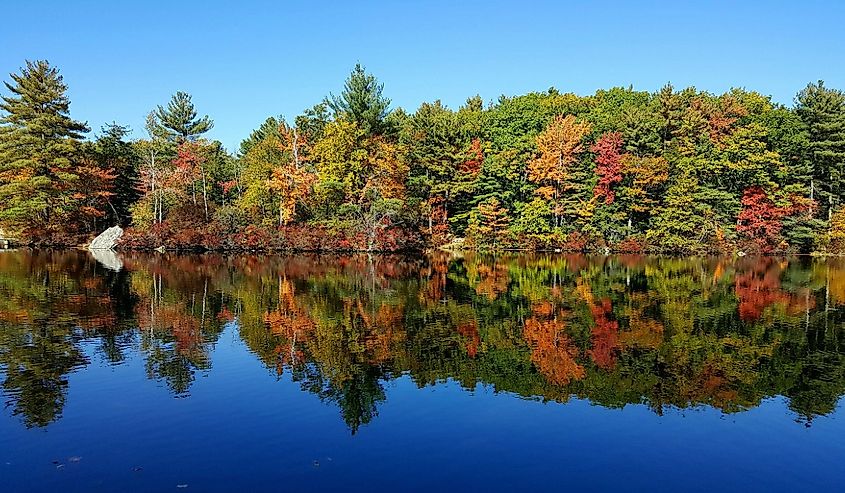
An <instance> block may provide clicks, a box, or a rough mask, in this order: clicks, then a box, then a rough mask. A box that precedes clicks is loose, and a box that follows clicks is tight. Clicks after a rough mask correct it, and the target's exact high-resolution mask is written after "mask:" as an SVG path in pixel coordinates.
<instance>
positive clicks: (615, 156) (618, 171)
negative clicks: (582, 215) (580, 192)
mask: <svg viewBox="0 0 845 493" xmlns="http://www.w3.org/2000/svg"><path fill="white" fill-rule="evenodd" d="M590 152H593V153H595V155H596V175H597V176H598V178H599V179H598V183H597V184H596V188H595V190H594V192H593V193H594V195H595V196H596V197H597V198H600V199H603V200H604V203H605V204H612V203H613V201H614V199H615V198H616V192H615V191H614V190H613V189H612V187H613V186H614V185H615V184H617V183H619V182H621V181H622V135H621V134H620V133H619V132H609V133H605V134H603V135H602V136H601V137H599V139H598V140H597V141H596V143H595V144H593V145H592V146H591V147H590Z"/></svg>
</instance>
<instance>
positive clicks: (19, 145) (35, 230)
mask: <svg viewBox="0 0 845 493" xmlns="http://www.w3.org/2000/svg"><path fill="white" fill-rule="evenodd" d="M11 78H12V82H11V83H9V82H5V85H6V88H7V89H8V90H9V91H10V92H11V95H10V96H4V97H3V98H2V102H0V110H2V117H0V204H3V206H2V207H0V224H3V225H4V226H6V227H8V228H9V229H10V230H13V231H26V232H28V233H29V234H39V233H44V228H46V227H48V226H49V225H50V224H51V223H54V222H55V221H57V220H59V219H60V218H61V217H62V216H63V215H64V214H65V213H66V212H68V211H69V210H70V209H71V208H72V207H73V206H74V203H73V200H72V184H73V182H74V181H76V180H77V178H78V176H77V175H76V173H75V172H74V159H75V154H76V150H77V146H78V144H79V139H80V138H81V134H82V133H83V132H87V131H88V128H87V126H86V125H85V124H84V123H80V122H77V121H75V120H73V119H71V118H70V116H69V114H68V112H69V107H70V100H69V99H68V97H67V95H66V94H65V93H66V91H67V86H66V85H65V83H64V81H63V79H62V76H61V75H60V74H59V70H58V69H56V68H55V67H52V66H50V64H49V63H48V62H47V61H46V60H37V61H34V62H32V61H27V62H26V67H24V68H22V69H21V72H20V73H19V74H11Z"/></svg>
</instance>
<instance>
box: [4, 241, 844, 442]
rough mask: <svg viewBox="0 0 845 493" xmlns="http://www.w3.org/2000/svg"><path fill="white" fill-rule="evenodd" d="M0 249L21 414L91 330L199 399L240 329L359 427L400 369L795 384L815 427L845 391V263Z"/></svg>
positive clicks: (262, 354)
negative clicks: (110, 262)
mask: <svg viewBox="0 0 845 493" xmlns="http://www.w3.org/2000/svg"><path fill="white" fill-rule="evenodd" d="M121 260H122V262H123V265H124V268H123V269H122V270H118V271H114V270H112V269H110V268H106V267H104V266H102V265H100V264H99V263H98V262H97V261H96V260H95V259H94V258H92V257H90V256H89V255H88V254H87V253H85V252H77V251H68V252H26V251H18V252H7V253H3V254H0V371H2V388H3V395H4V398H5V400H6V402H7V407H8V408H9V409H10V410H11V413H12V414H14V415H17V416H19V417H20V419H21V420H22V422H23V423H24V424H25V425H26V426H46V425H48V424H49V423H51V422H53V421H55V420H57V419H59V417H60V416H61V412H62V408H63V406H64V404H65V401H66V399H67V395H68V380H67V376H68V374H70V373H71V372H73V371H75V370H79V369H82V371H84V368H85V367H86V366H87V365H90V364H91V362H90V361H89V359H88V358H86V357H85V356H84V353H83V351H82V350H81V344H82V343H84V342H85V343H87V342H93V343H95V344H96V345H97V347H98V351H97V354H98V355H99V357H102V358H103V359H104V360H105V361H107V362H109V363H110V364H121V362H122V361H124V359H126V358H127V356H128V355H129V354H136V353H137V354H139V355H140V356H141V357H142V358H143V360H144V361H145V367H146V371H147V375H148V377H149V378H150V379H155V380H160V381H162V382H164V383H165V384H166V387H167V388H168V389H169V391H170V392H172V393H173V394H174V395H176V396H188V395H189V394H190V392H191V386H192V383H193V382H194V380H195V378H196V375H197V373H198V372H210V373H213V371H214V369H213V366H212V365H213V361H212V360H211V358H210V356H209V355H210V350H211V348H212V347H213V346H214V344H215V343H216V342H217V339H218V337H219V336H220V334H221V333H222V332H223V330H224V329H225V328H226V326H227V324H233V325H234V326H235V327H236V328H237V329H238V332H237V333H238V334H239V335H240V337H241V338H242V339H243V341H244V343H245V344H246V346H247V347H248V348H249V349H250V350H251V351H252V352H253V353H254V355H255V357H256V358H258V359H260V361H261V362H262V363H263V365H265V366H266V368H267V369H268V371H270V372H272V373H274V374H276V375H279V376H281V375H283V374H285V372H289V373H290V376H291V378H292V379H293V380H294V381H295V382H298V384H299V385H300V386H301V388H302V390H303V391H305V392H310V393H313V394H315V395H317V396H319V397H320V398H321V399H323V400H325V401H327V402H331V403H333V404H335V405H336V406H337V407H338V408H339V410H340V414H341V417H342V419H343V420H344V421H345V422H346V424H347V425H348V427H349V429H350V430H351V431H352V432H353V433H354V432H355V431H356V430H358V428H359V427H360V426H361V425H364V424H366V423H368V422H370V421H371V420H372V419H374V417H376V416H377V414H378V408H379V405H380V403H382V402H383V401H384V400H385V398H386V394H385V391H384V387H383V386H384V384H385V382H387V381H389V380H391V379H393V378H396V377H397V376H399V375H403V374H408V375H410V377H411V378H412V379H413V381H414V382H416V383H417V385H419V386H425V385H429V384H433V383H435V382H440V381H443V380H446V379H451V380H454V381H457V382H460V384H461V385H463V386H465V387H466V388H467V389H473V388H475V386H476V385H477V383H479V382H480V383H482V384H485V385H488V386H490V387H492V388H494V389H495V390H497V391H503V392H509V393H513V394H517V395H520V396H524V397H528V398H537V399H543V400H554V401H560V402H563V401H566V400H567V399H569V398H570V397H572V396H577V397H581V398H586V399H589V400H590V401H591V402H593V403H595V404H599V405H602V406H607V407H622V406H625V405H626V404H629V403H645V404H647V405H648V406H649V407H650V408H651V409H653V410H654V412H655V413H658V414H660V413H662V412H664V410H665V409H666V408H667V407H675V408H687V407H691V406H702V405H704V406H712V407H715V408H718V409H720V410H722V411H724V412H738V411H742V410H744V409H748V408H752V407H754V406H757V405H758V404H760V402H761V400H762V399H764V398H766V397H770V396H777V395H781V396H784V397H786V398H787V400H788V402H789V406H790V408H791V409H792V411H793V412H794V413H795V416H794V417H795V418H796V419H797V420H799V421H801V422H803V423H805V424H808V425H809V424H810V423H811V422H812V420H813V418H814V417H815V416H819V415H825V414H829V413H831V412H832V411H833V410H834V409H835V407H836V405H837V403H838V401H839V399H840V397H841V396H842V395H843V393H845V357H843V356H844V355H845V346H843V342H842V322H843V315H842V310H841V305H842V304H843V303H845V262H842V261H840V260H830V259H828V260H822V259H810V258H801V259H777V258H742V259H718V258H694V259H679V258H647V257H635V256H619V257H584V256H559V255H555V256H543V255H513V256H499V257H487V256H479V255H473V254H466V255H455V256H450V255H447V254H435V255H432V256H428V257H425V258H406V257H393V256H372V257H371V256H365V255H360V256H345V257H336V256H308V255H300V256H295V257H272V256H237V257H224V256H217V255H191V256H181V255H171V254H162V255H140V254H130V255H123V256H122V259H121Z"/></svg>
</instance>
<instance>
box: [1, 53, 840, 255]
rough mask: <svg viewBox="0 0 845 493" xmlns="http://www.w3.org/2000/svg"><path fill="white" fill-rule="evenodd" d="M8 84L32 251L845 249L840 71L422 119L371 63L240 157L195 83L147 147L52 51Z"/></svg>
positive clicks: (15, 203) (16, 233)
mask: <svg viewBox="0 0 845 493" xmlns="http://www.w3.org/2000/svg"><path fill="white" fill-rule="evenodd" d="M5 88H6V93H7V94H6V95H4V96H3V97H2V102H0V232H2V234H0V236H5V237H10V238H15V239H17V241H18V242H20V243H21V244H28V245H41V246H62V245H64V246H71V245H80V244H84V243H86V242H87V241H90V239H91V238H93V237H94V236H96V235H97V234H98V233H100V232H102V231H103V230H104V229H105V228H106V227H109V226H113V225H120V226H122V227H124V228H125V229H126V233H125V235H124V236H123V238H122V240H121V244H120V247H121V248H125V249H156V248H165V249H172V250H233V251H238V250H240V251H252V250H279V251H294V250H295V251H344V250H346V251H400V250H424V249H430V248H436V247H442V246H450V247H453V248H467V249H478V250H511V249H513V250H550V251H551V250H554V251H604V252H609V251H614V252H622V253H634V252H667V253H682V254H690V253H736V252H745V253H761V254H780V253H811V252H816V253H820V254H838V253H841V252H843V251H845V204H843V203H842V195H843V191H845V93H843V91H841V90H838V89H833V88H829V87H827V86H825V84H824V82H822V81H818V82H815V83H810V84H808V85H807V86H806V87H805V88H803V89H801V90H800V91H799V92H798V93H797V95H796V96H795V100H794V104H793V105H792V106H791V107H787V106H784V105H781V104H777V103H775V102H773V101H772V99H771V97H769V96H765V95H763V94H761V93H758V92H754V91H750V90H746V89H732V90H730V91H729V92H726V93H724V94H721V95H715V94H710V93H708V92H704V91H700V90H697V89H695V88H693V87H689V88H686V89H677V88H675V87H673V86H672V85H671V84H667V85H665V86H664V87H663V88H661V89H660V90H658V91H657V92H654V93H651V92H645V91H637V90H634V89H633V88H630V87H629V88H624V87H616V88H611V89H607V90H598V91H596V93H595V94H593V95H588V96H580V95H576V94H572V93H566V92H561V91H559V90H557V89H555V88H550V89H548V90H546V91H543V92H532V93H529V94H525V95H520V96H501V97H500V98H499V99H498V100H496V101H491V102H485V101H483V100H482V99H481V97H479V96H474V97H470V98H469V99H467V100H466V103H465V104H464V105H463V106H461V107H459V108H457V109H456V110H455V109H452V108H449V107H447V106H445V105H444V104H442V103H441V102H440V101H434V102H430V103H423V104H422V105H420V107H419V108H417V109H416V111H415V112H413V113H410V112H408V111H406V110H404V109H402V108H398V107H397V108H393V107H392V106H391V101H390V99H389V98H388V97H387V96H385V95H384V94H383V92H384V91H383V88H384V86H383V84H382V83H381V82H380V81H379V80H378V79H377V78H376V77H375V76H374V75H373V74H371V73H369V72H367V71H366V69H365V68H364V67H362V66H361V65H356V66H355V68H354V69H353V70H352V72H351V74H350V75H349V77H348V78H347V79H346V81H345V83H344V84H343V86H342V88H341V90H340V91H339V93H338V94H337V95H335V94H330V95H328V96H327V97H326V98H325V99H324V100H323V101H321V102H319V103H317V104H315V105H314V106H312V107H310V108H308V109H306V110H304V111H303V113H302V114H301V115H299V116H296V117H295V118H292V119H286V118H284V117H282V116H270V117H268V118H267V119H266V120H265V121H264V122H256V124H257V128H255V129H254V130H252V131H251V133H249V135H248V136H247V137H246V138H244V139H243V141H242V142H241V144H240V147H239V148H238V149H237V150H236V151H235V152H231V151H230V150H227V149H225V148H224V146H223V145H222V144H221V143H220V142H218V141H212V140H209V139H206V138H204V135H206V133H207V132H208V131H209V130H210V129H211V128H212V127H213V124H214V123H213V120H212V119H211V118H210V117H209V116H204V115H202V114H201V113H200V112H198V110H197V108H196V107H195V106H194V104H193V102H192V98H191V96H190V94H188V93H186V92H181V91H180V92H176V94H175V95H173V97H172V99H171V100H170V101H169V102H167V103H166V104H164V105H160V106H157V107H155V108H152V110H151V111H150V113H149V115H148V116H147V118H146V128H145V130H146V136H145V137H144V138H140V139H132V138H130V135H132V132H131V130H130V129H129V128H128V127H126V126H123V125H120V124H118V123H112V124H109V125H106V126H104V127H103V128H101V129H100V130H99V132H94V135H93V136H92V137H86V136H88V135H90V134H91V129H90V128H88V126H87V124H86V123H83V122H79V121H76V120H74V119H73V118H71V116H70V101H69V99H68V96H67V88H68V87H67V85H66V84H65V82H64V80H63V77H62V75H61V74H60V72H59V70H58V69H57V68H56V67H54V66H52V65H50V64H49V63H48V62H47V61H43V60H38V61H27V62H26V64H25V66H24V67H22V68H21V69H20V71H19V72H18V73H13V74H11V75H10V79H9V80H7V81H6V82H5ZM201 115H202V116H201ZM245 134H246V132H245Z"/></svg>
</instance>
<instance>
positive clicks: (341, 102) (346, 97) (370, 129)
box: [326, 63, 390, 135]
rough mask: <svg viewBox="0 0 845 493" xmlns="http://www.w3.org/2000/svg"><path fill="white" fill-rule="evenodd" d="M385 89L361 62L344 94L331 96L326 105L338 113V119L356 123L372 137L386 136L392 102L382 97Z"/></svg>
mask: <svg viewBox="0 0 845 493" xmlns="http://www.w3.org/2000/svg"><path fill="white" fill-rule="evenodd" d="M383 90H384V84H382V83H380V82H379V81H378V80H377V79H376V77H375V76H374V75H372V74H368V73H367V71H366V69H365V68H364V67H363V66H362V65H361V64H360V63H358V64H356V65H355V68H354V69H352V73H351V74H350V75H349V77H348V78H347V79H346V82H345V83H344V86H343V91H342V92H341V93H340V95H339V96H335V95H331V96H330V97H329V99H327V100H326V104H327V105H328V106H329V107H330V108H331V109H332V111H334V115H335V118H341V117H342V118H346V119H348V120H350V121H352V122H355V123H356V124H358V126H359V127H360V128H361V130H363V131H364V132H365V133H366V134H368V135H382V134H385V133H388V132H389V131H390V128H388V125H386V118H387V116H388V114H389V113H390V99H387V98H385V97H384V96H382V91H383Z"/></svg>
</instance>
